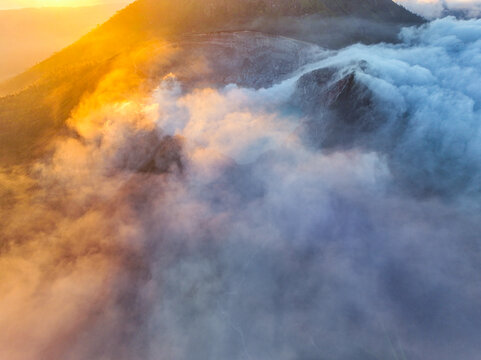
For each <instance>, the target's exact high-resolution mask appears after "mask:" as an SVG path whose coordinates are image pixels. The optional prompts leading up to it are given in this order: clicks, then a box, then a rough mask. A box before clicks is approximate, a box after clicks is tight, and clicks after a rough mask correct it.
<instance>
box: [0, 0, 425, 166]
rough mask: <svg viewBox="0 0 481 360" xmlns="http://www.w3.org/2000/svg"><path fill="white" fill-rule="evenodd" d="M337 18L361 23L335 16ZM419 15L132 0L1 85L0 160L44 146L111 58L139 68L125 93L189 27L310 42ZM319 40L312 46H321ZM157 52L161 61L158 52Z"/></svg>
mask: <svg viewBox="0 0 481 360" xmlns="http://www.w3.org/2000/svg"><path fill="white" fill-rule="evenodd" d="M312 17H313V18H312ZM341 17H353V18H360V19H364V20H363V21H364V22H362V23H356V22H355V21H351V20H349V21H346V22H338V21H337V20H336V19H338V18H341ZM293 19H300V20H299V21H297V25H296V26H297V27H296V26H294V27H293V28H289V27H288V26H287V25H286V24H287V23H289V24H290V23H293ZM323 21H327V22H328V25H324V27H322V26H321V27H319V28H318V29H317V31H318V33H319V35H317V33H316V26H318V24H320V23H322V22H323ZM329 21H331V22H329ZM370 22H372V23H379V24H384V25H383V26H384V28H380V29H378V28H376V29H374V30H373V31H369V30H366V29H367V28H368V27H369V25H367V24H368V23H370ZM422 22H423V20H422V18H420V17H418V16H416V15H414V14H411V13H409V12H408V11H407V10H405V9H404V8H402V7H400V6H399V5H397V4H395V3H393V2H392V1H391V0H365V1H362V2H359V1H352V0H341V1H334V0H324V1H321V0H305V1H294V0H242V1H241V0H238V1H232V0H209V1H204V2H201V1H198V0H178V1H176V2H175V3H174V2H172V1H170V0H159V1H156V0H138V1H136V2H134V3H132V4H130V5H128V6H127V7H126V8H124V9H123V10H121V11H119V12H118V13H117V14H116V15H115V16H113V17H112V18H111V19H110V20H109V21H107V22H106V23H104V24H103V25H101V26H99V27H98V28H96V29H95V30H93V31H91V32H90V33H88V34H87V35H85V36H83V37H82V38H81V39H80V40H79V41H77V42H75V43H74V44H72V45H70V46H69V47H67V48H65V49H64V50H62V51H60V52H58V53H57V54H55V55H54V56H52V57H50V58H48V59H46V60H45V61H43V62H41V63H39V64H37V65H36V66H34V67H33V68H31V69H29V70H28V71H26V72H24V73H23V74H21V75H19V76H17V77H15V78H13V79H10V80H9V81H7V82H4V83H2V84H0V130H2V131H0V133H1V134H2V135H0V142H2V144H7V146H4V147H3V149H2V150H1V151H0V160H1V159H4V160H5V159H6V158H11V159H15V160H14V161H17V160H18V159H20V158H24V157H30V156H32V155H31V154H35V153H38V152H39V151H38V149H39V148H43V146H42V145H41V144H40V143H41V142H43V141H44V140H40V139H44V136H47V135H46V134H55V133H56V132H58V131H60V130H61V129H62V128H63V126H64V124H65V121H66V120H67V119H68V117H69V116H70V114H71V112H72V111H73V110H74V109H75V108H76V106H77V105H78V104H79V103H80V101H81V100H82V98H83V97H84V96H85V94H88V93H89V92H92V91H94V89H95V88H96V87H97V85H98V84H99V83H100V81H101V80H102V79H103V78H105V76H106V75H107V74H108V73H109V72H111V71H113V69H114V68H115V66H118V63H121V64H122V65H121V66H122V72H123V73H135V72H139V68H140V69H141V70H140V73H141V75H140V76H139V77H138V78H136V79H135V80H133V81H132V79H128V80H126V77H124V78H123V79H122V80H118V83H122V82H124V84H123V85H122V86H123V87H126V89H125V90H124V92H125V93H129V92H131V91H134V89H137V87H138V86H140V84H141V83H142V79H145V78H147V77H148V76H149V75H148V74H150V73H152V71H154V72H155V71H157V70H155V68H156V67H158V66H157V65H155V64H152V61H151V59H153V58H155V57H156V55H155V54H156V52H157V51H159V49H160V48H162V47H163V46H164V45H163V44H164V43H165V42H168V43H171V44H175V42H176V41H178V40H179V39H181V37H182V36H185V35H188V34H195V33H212V32H218V31H241V30H251V31H259V32H265V33H269V34H271V35H287V36H289V37H292V38H295V39H297V40H305V38H306V36H308V40H309V41H314V42H316V39H322V36H321V35H322V34H321V33H322V32H324V33H326V34H328V35H329V36H328V38H331V37H332V36H331V34H332V33H333V32H338V33H343V32H344V31H346V29H345V28H347V27H351V30H350V31H351V32H350V33H348V34H347V35H346V36H345V38H344V39H341V41H340V43H339V45H338V46H345V45H349V43H355V42H359V41H361V42H379V41H389V40H391V38H394V39H395V34H396V33H397V29H398V28H399V27H400V26H403V25H416V24H420V23H422ZM306 23H307V25H306ZM331 26H334V28H332V27H331ZM336 26H337V28H336ZM383 29H384V30H383ZM385 31H389V32H392V34H390V35H389V36H391V38H390V37H389V36H387V38H386V39H384V38H379V37H378V35H376V36H374V38H372V36H373V33H381V35H382V34H383V32H385ZM313 34H314V35H313ZM322 41H323V40H319V42H320V43H319V45H323V46H325V45H326V44H323V43H322ZM174 47H175V46H174ZM137 58H139V59H140V60H138V61H137ZM156 59H157V61H161V62H162V61H164V60H163V59H162V56H159V57H157V58H156ZM165 61H167V60H165ZM175 61H178V60H175ZM153 69H154V70H153ZM158 75H159V76H161V74H160V70H159V71H158ZM129 86H131V88H128V87H129ZM149 86H151V85H149ZM2 95H3V97H2ZM7 95H8V96H7ZM12 135H14V136H12ZM7 148H8V149H9V150H8V151H7V150H6V149H7ZM2 152H3V154H2ZM40 152H41V151H40Z"/></svg>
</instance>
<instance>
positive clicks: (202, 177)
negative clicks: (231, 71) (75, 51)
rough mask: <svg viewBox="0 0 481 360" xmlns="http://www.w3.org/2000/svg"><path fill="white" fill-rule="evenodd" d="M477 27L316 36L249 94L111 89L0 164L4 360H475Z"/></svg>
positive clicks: (480, 277) (174, 85) (0, 346)
mask: <svg viewBox="0 0 481 360" xmlns="http://www.w3.org/2000/svg"><path fill="white" fill-rule="evenodd" d="M245 35H246V34H243V38H245ZM480 35H481V21H455V20H453V19H449V18H448V19H444V20H438V21H435V22H432V23H430V24H428V25H427V26H425V27H422V28H409V29H404V30H403V32H402V33H401V38H402V43H401V44H399V45H386V44H381V45H374V46H362V45H355V46H351V47H349V48H346V49H343V50H340V51H337V52H330V51H326V50H323V49H320V48H318V49H317V50H316V51H317V52H316V53H315V54H313V53H312V48H311V47H310V45H309V49H310V54H312V61H311V63H309V64H299V67H298V68H297V69H296V70H295V71H294V72H292V73H291V74H290V75H288V76H286V75H285V74H284V73H283V71H282V69H281V70H278V72H279V73H281V74H282V76H279V77H278V78H277V80H276V81H274V82H273V84H271V82H270V81H267V83H268V84H269V85H268V87H265V88H262V87H261V88H258V89H253V88H247V87H241V86H238V85H235V84H231V85H228V86H223V85H222V86H219V87H215V86H209V87H203V86H200V85H199V86H194V87H193V86H192V84H199V83H201V82H194V83H192V82H191V83H189V84H188V86H187V85H186V84H185V83H184V82H187V80H185V78H186V75H185V73H184V74H183V78H184V80H181V79H180V78H179V77H178V76H176V74H175V73H173V74H170V75H168V76H166V77H165V78H164V79H163V80H162V82H161V84H160V85H159V87H158V89H157V90H156V91H155V93H154V94H152V95H151V96H142V95H140V94H137V95H136V96H132V98H131V99H129V101H123V102H113V101H112V102H108V103H106V101H105V99H106V98H109V97H106V96H105V92H107V93H108V92H109V91H114V86H115V82H111V81H109V82H107V83H104V85H103V86H101V87H99V90H98V91H97V92H96V93H94V94H92V95H91V96H90V98H87V99H86V100H85V101H84V102H83V103H82V105H81V106H80V108H79V109H78V110H77V112H76V113H75V114H74V116H73V117H72V119H71V121H70V124H71V133H72V135H66V136H65V137H63V138H61V139H59V140H58V142H57V144H56V145H55V148H54V150H53V152H52V155H51V156H49V157H48V158H46V159H44V160H42V161H41V162H37V163H36V164H34V165H33V166H32V167H29V168H28V169H23V168H17V169H8V170H7V169H5V170H4V171H3V172H2V173H1V174H0V175H1V177H0V181H1V184H2V198H1V199H2V214H1V215H2V216H1V220H0V222H1V223H0V224H1V227H2V233H3V234H2V238H3V239H5V240H4V241H3V243H2V247H1V248H0V251H1V253H0V254H1V256H0V280H1V281H0V291H1V293H2V296H1V298H0V325H1V328H2V329H7V330H5V331H2V332H0V357H1V358H6V359H12V360H30V359H32V360H33V359H52V358H62V359H72V360H80V359H126V360H127V359H128V360H131V359H152V360H154V359H155V360H157V359H179V360H183V359H185V360H187V359H189V360H190V359H192V360H197V359H286V360H287V359H305V360H307V359H323V358H326V359H404V358H406V359H420V360H421V359H422V360H426V359H428V360H429V359H433V360H434V359H436V360H444V359H446V360H448V359H454V358H462V359H473V360H474V359H477V358H478V355H479V353H480V351H481V348H480V345H479V341H478V335H479V331H480V330H481V316H480V315H481V314H480V309H481V300H480V299H481V296H480V295H481V294H480V292H481V288H480V287H479V282H480V281H481V272H480V265H479V264H481V262H480V256H479V241H480V238H479V234H480V230H481V219H480V213H479V205H478V204H479V197H480V196H479V195H480V194H479V189H480V185H481V179H480V175H481V169H480V164H479V159H480V155H481V154H480V151H481V148H480V146H481V145H480V144H481V142H480V140H481V133H480V120H481V91H480V89H479V86H478V84H479V83H480V81H481V70H480V69H481V66H480V65H481V63H480V62H481V41H480V40H479V39H480V38H481V36H480ZM225 41H227V40H225ZM231 41H233V42H234V44H235V41H236V40H235V35H234V38H233V39H232V40H231ZM243 41H244V40H243ZM286 41H287V40H286ZM289 41H290V40H289ZM238 44H240V43H238ZM259 44H262V48H264V49H267V53H268V52H269V44H270V42H269V40H268V38H266V39H265V41H262V42H259ZM239 46H240V45H239ZM299 46H301V45H299ZM306 46H307V45H306ZM259 49H261V46H260V47H259ZM259 51H261V50H259ZM276 56H278V55H276ZM268 60H269V59H267V63H269V61H268ZM258 61H262V59H258ZM200 63H201V62H200ZM203 64H204V65H205V63H203ZM205 66H207V65H205ZM199 68H200V67H196V69H199ZM247 68H248V69H251V70H252V69H253V67H252V66H247ZM254 68H255V67H254ZM242 69H244V70H245V69H246V67H241V70H242ZM253 71H254V70H253ZM273 74H274V75H273V76H275V71H274V72H273ZM196 76H197V73H196ZM249 76H253V77H255V76H256V73H255V72H253V73H250V75H249ZM244 80H245V78H244ZM243 83H244V84H247V83H249V81H244V82H243ZM256 84H257V83H256ZM99 99H102V100H103V101H99ZM347 100H348V101H349V103H348V104H349V106H345V105H346V102H345V101H347ZM99 103H100V104H101V106H98V105H97V106H93V104H99Z"/></svg>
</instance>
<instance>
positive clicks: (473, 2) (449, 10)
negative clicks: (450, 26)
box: [396, 0, 481, 19]
mask: <svg viewBox="0 0 481 360" xmlns="http://www.w3.org/2000/svg"><path fill="white" fill-rule="evenodd" d="M396 2H397V3H399V4H400V5H403V6H404V7H406V8H407V9H408V10H411V11H412V12H414V13H416V14H419V15H422V16H424V17H426V18H428V19H434V18H439V17H443V16H446V15H456V16H457V17H461V18H479V17H480V16H481V1H479V0H396Z"/></svg>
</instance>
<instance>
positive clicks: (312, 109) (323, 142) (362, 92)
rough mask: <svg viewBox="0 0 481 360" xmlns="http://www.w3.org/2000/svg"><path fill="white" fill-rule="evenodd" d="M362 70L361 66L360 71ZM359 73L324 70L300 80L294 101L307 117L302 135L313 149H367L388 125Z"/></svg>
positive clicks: (308, 74)
mask: <svg viewBox="0 0 481 360" xmlns="http://www.w3.org/2000/svg"><path fill="white" fill-rule="evenodd" d="M362 67H363V64H359V66H358V69H362ZM356 71H359V70H348V71H346V70H344V71H341V70H339V69H336V68H322V69H317V70H314V71H312V72H310V73H307V74H305V75H303V76H302V77H301V78H300V79H299V81H298V83H297V89H296V92H295V94H294V95H293V98H292V101H293V104H294V105H295V106H296V107H298V108H299V110H300V111H301V112H303V113H304V114H305V115H306V117H307V119H308V120H307V122H306V124H305V128H304V130H303V132H305V133H306V135H307V137H308V139H309V140H310V141H311V142H312V143H313V144H314V145H316V146H319V147H322V148H338V147H348V148H349V147H354V146H359V145H367V144H368V143H369V136H370V135H371V134H372V133H373V132H375V131H376V130H377V129H379V128H380V127H381V126H382V125H383V123H384V122H385V120H384V119H383V116H382V115H381V114H379V112H378V110H377V108H376V106H375V99H374V95H373V93H372V92H371V90H369V88H368V87H367V86H366V85H364V84H363V83H362V82H360V81H359V79H358V76H357V75H356Z"/></svg>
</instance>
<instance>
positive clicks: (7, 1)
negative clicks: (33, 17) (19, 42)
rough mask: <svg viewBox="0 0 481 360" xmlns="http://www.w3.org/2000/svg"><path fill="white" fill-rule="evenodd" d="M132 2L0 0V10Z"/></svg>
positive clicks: (130, 0)
mask: <svg viewBox="0 0 481 360" xmlns="http://www.w3.org/2000/svg"><path fill="white" fill-rule="evenodd" d="M133 1H134V0H0V9H16V8H25V7H45V6H89V5H99V4H111V3H129V2H133Z"/></svg>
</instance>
